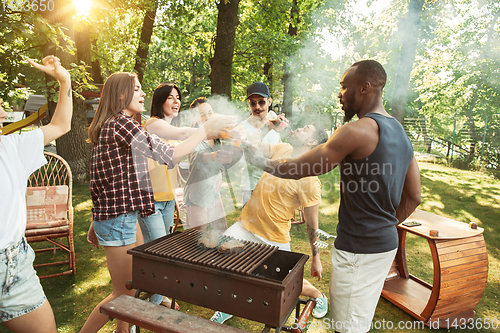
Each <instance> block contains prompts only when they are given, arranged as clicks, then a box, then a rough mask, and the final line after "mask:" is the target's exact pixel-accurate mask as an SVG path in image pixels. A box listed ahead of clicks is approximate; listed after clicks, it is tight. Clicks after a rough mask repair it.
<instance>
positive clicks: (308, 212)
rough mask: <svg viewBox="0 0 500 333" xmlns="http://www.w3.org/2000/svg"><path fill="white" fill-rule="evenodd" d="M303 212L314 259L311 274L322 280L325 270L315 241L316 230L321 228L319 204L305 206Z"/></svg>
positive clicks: (316, 237) (316, 238)
mask: <svg viewBox="0 0 500 333" xmlns="http://www.w3.org/2000/svg"><path fill="white" fill-rule="evenodd" d="M302 212H303V213H304V220H305V222H306V225H307V237H308V238H309V244H310V246H311V253H312V260H311V275H313V276H314V273H316V274H315V275H317V276H318V281H319V280H321V274H322V272H323V266H322V265H321V260H320V256H319V249H318V247H317V246H314V242H315V241H317V240H318V236H316V234H315V232H316V230H318V228H319V222H318V214H319V204H317V205H314V206H311V207H304V208H303V210H302Z"/></svg>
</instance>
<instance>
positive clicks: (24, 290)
mask: <svg viewBox="0 0 500 333" xmlns="http://www.w3.org/2000/svg"><path fill="white" fill-rule="evenodd" d="M33 260H35V252H34V251H33V249H32V248H31V247H30V246H29V245H28V243H27V242H26V239H25V238H24V237H23V238H22V239H21V240H19V241H18V242H17V243H16V244H14V245H11V246H9V247H8V248H6V249H3V250H1V251H0V283H1V286H2V290H1V295H0V321H2V322H5V321H9V320H11V319H14V318H17V317H20V316H22V315H25V314H27V313H29V312H31V311H33V310H36V309H38V308H39V307H40V306H42V305H43V303H45V301H46V297H45V293H44V292H43V289H42V285H41V284H40V279H39V278H38V276H37V275H36V271H35V269H34V268H33Z"/></svg>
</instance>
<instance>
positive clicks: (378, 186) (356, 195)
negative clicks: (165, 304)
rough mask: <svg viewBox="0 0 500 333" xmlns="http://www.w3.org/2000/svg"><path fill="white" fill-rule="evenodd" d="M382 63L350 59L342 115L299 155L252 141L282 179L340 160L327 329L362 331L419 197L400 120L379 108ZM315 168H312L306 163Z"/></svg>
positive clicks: (251, 155) (253, 153) (251, 157)
mask: <svg viewBox="0 0 500 333" xmlns="http://www.w3.org/2000/svg"><path fill="white" fill-rule="evenodd" d="M385 82H386V73H385V70H384V68H383V67H382V65H381V64H380V63H378V62H377V61H374V60H363V61H359V62H356V63H354V64H353V65H352V66H351V67H350V68H348V69H347V71H346V72H345V73H344V75H343V76H342V79H341V82H340V85H341V89H340V92H339V94H338V98H339V99H340V104H341V105H342V110H343V111H344V115H345V116H344V120H345V121H346V122H348V121H350V120H351V119H352V118H353V117H354V115H357V116H358V120H356V121H355V122H351V123H347V124H345V125H343V126H341V127H340V128H338V129H337V130H336V131H335V133H333V135H332V136H331V137H330V138H329V139H328V141H327V142H326V143H325V144H323V145H320V146H318V147H316V148H314V149H312V150H310V151H309V152H307V153H305V154H303V155H301V156H300V157H298V158H294V159H286V160H269V159H266V158H264V157H263V156H260V155H259V153H258V151H257V150H256V149H254V148H253V147H250V146H247V147H246V148H245V150H246V151H245V156H246V157H247V161H249V162H250V163H252V164H254V165H256V166H258V167H260V168H262V169H263V170H264V171H266V172H268V173H271V174H273V175H275V176H278V177H281V178H293V179H298V178H303V177H308V176H314V175H320V174H324V173H327V172H329V171H330V170H332V169H334V168H335V167H337V166H339V168H340V172H341V184H340V190H341V199H340V208H339V223H338V226H337V239H336V240H335V244H334V245H335V246H334V249H333V251H332V265H333V266H332V275H331V279H330V292H331V294H330V308H331V315H330V316H331V323H330V324H331V328H333V329H335V331H337V332H367V331H369V330H370V325H371V321H372V319H373V315H374V313H375V309H376V307H377V303H378V299H379V297H380V293H381V291H382V288H383V284H384V280H385V278H386V276H387V274H388V272H389V269H390V267H391V264H392V262H393V260H394V257H395V255H396V251H397V246H398V236H397V231H396V224H398V223H400V222H402V221H404V220H405V219H406V218H407V217H408V216H409V215H410V214H411V213H412V212H413V211H414V210H415V208H416V207H417V206H418V205H419V204H420V201H421V198H420V172H419V169H418V166H417V162H416V160H415V158H414V156H413V149H412V147H411V143H410V141H409V139H408V137H407V136H406V134H405V132H404V129H403V127H402V126H401V124H400V123H399V122H398V121H397V120H396V119H394V118H393V117H391V116H390V115H389V114H388V113H387V112H386V111H385V109H384V105H383V101H382V90H383V88H384V86H385ZM311 165H312V166H314V167H309V166H311Z"/></svg>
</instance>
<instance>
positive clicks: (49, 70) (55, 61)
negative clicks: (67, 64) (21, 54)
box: [27, 55, 71, 83]
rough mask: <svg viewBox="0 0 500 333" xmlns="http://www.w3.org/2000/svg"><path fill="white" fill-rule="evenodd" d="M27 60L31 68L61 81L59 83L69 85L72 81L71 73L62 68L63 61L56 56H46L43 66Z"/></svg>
mask: <svg viewBox="0 0 500 333" xmlns="http://www.w3.org/2000/svg"><path fill="white" fill-rule="evenodd" d="M27 60H28V62H29V63H30V64H31V66H33V67H35V68H36V69H39V70H41V71H42V72H44V73H46V74H49V75H50V76H52V77H54V78H55V79H56V80H57V81H59V83H68V82H70V81H71V77H70V75H69V72H68V71H67V70H66V69H65V68H64V67H62V66H61V60H60V59H59V58H58V57H56V56H53V55H49V56H46V57H45V58H43V59H42V65H40V64H38V63H36V62H34V61H33V60H31V59H27Z"/></svg>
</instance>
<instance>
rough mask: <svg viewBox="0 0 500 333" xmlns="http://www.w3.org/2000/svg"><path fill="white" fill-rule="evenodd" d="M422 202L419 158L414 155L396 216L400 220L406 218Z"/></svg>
mask: <svg viewBox="0 0 500 333" xmlns="http://www.w3.org/2000/svg"><path fill="white" fill-rule="evenodd" d="M421 202H422V198H421V194H420V170H419V169H418V164H417V160H416V159H415V157H413V159H412V161H411V162H410V166H409V168H408V172H407V173H406V178H405V184H404V187H403V193H401V201H400V203H399V206H398V208H397V209H396V217H397V219H398V220H399V222H403V221H404V220H406V219H407V218H408V216H410V215H411V213H413V212H414V211H415V209H416V208H417V206H418V205H420V203H421Z"/></svg>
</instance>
